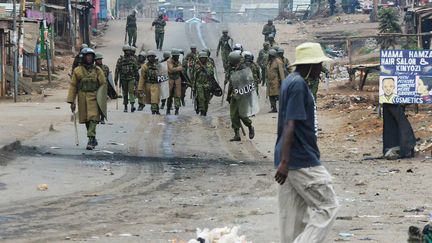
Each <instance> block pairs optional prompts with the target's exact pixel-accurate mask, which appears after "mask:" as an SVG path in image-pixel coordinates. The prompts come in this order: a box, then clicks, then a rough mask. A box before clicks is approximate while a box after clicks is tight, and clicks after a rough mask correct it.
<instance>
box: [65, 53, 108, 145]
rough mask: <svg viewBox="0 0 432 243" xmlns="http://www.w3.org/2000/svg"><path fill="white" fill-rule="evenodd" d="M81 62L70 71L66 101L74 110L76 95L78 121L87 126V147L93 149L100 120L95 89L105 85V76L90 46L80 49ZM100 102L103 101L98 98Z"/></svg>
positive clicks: (96, 143) (73, 110)
mask: <svg viewBox="0 0 432 243" xmlns="http://www.w3.org/2000/svg"><path fill="white" fill-rule="evenodd" d="M81 55H82V63H81V65H80V66H78V67H76V68H75V69H74V70H73V73H72V80H71V83H70V86H69V92H68V97H67V102H68V103H69V104H70V108H71V110H72V112H75V109H76V103H75V100H76V98H77V97H78V115H79V122H80V123H81V124H85V125H86V128H87V137H88V143H87V149H88V150H93V149H94V148H95V147H96V146H97V145H98V142H97V140H96V125H97V124H98V123H99V121H100V117H101V114H100V109H99V107H100V105H102V104H99V105H98V101H97V98H96V95H97V91H98V90H99V88H100V87H101V86H103V85H106V78H105V75H104V72H103V70H102V69H101V68H99V67H98V66H96V65H95V63H94V61H95V52H94V51H93V50H92V49H91V48H84V49H82V50H81ZM100 102H105V107H106V99H105V101H103V100H100Z"/></svg>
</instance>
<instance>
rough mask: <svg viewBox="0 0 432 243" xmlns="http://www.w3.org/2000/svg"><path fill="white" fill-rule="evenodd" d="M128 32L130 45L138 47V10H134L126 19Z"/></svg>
mask: <svg viewBox="0 0 432 243" xmlns="http://www.w3.org/2000/svg"><path fill="white" fill-rule="evenodd" d="M126 32H127V34H128V43H129V46H134V47H136V41H137V24H136V10H133V11H132V13H131V14H130V15H129V16H128V17H127V19H126Z"/></svg>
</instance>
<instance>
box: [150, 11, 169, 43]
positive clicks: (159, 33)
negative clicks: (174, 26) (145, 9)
mask: <svg viewBox="0 0 432 243" xmlns="http://www.w3.org/2000/svg"><path fill="white" fill-rule="evenodd" d="M153 26H154V27H155V41H156V48H157V49H158V50H159V51H162V46H163V41H164V36H165V26H166V22H165V20H164V18H163V13H160V14H159V16H158V18H157V19H155V20H154V21H153V23H152V27H153Z"/></svg>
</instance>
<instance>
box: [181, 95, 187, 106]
mask: <svg viewBox="0 0 432 243" xmlns="http://www.w3.org/2000/svg"><path fill="white" fill-rule="evenodd" d="M181 103H182V106H186V102H185V98H184V97H183V98H181Z"/></svg>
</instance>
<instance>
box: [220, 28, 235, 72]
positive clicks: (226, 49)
mask: <svg viewBox="0 0 432 243" xmlns="http://www.w3.org/2000/svg"><path fill="white" fill-rule="evenodd" d="M233 42H234V41H233V39H232V38H231V37H230V36H229V35H228V30H223V31H222V36H221V38H220V39H219V43H218V46H217V49H216V57H218V56H219V50H220V51H221V54H222V63H223V67H224V70H225V71H227V68H228V65H229V64H228V55H229V54H230V52H231V51H232V46H231V45H232V43H233Z"/></svg>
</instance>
